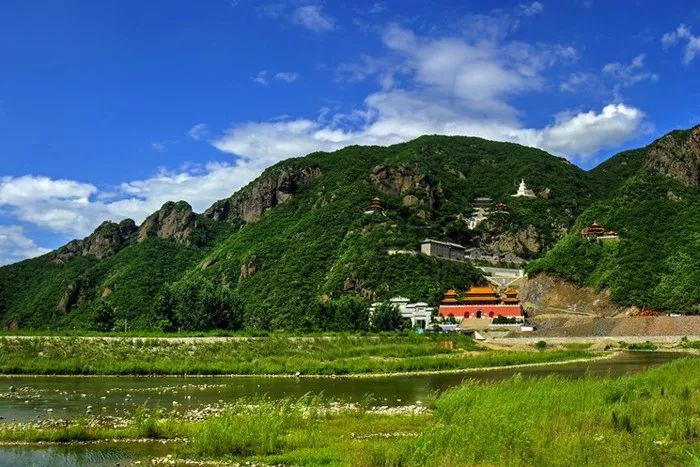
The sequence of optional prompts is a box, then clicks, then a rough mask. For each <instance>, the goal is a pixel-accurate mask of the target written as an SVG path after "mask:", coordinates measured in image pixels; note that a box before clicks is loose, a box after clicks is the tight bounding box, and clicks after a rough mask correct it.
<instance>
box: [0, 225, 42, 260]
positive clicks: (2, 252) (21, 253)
mask: <svg viewBox="0 0 700 467" xmlns="http://www.w3.org/2000/svg"><path fill="white" fill-rule="evenodd" d="M48 251H49V250H48V249H46V248H41V247H40V246H38V245H37V244H36V243H34V241H33V240H32V239H30V238H28V237H27V236H26V235H25V234H24V229H22V227H21V226H19V225H0V266H2V265H5V264H10V263H14V262H16V261H21V260H23V259H27V258H32V257H34V256H39V255H43V254H44V253H48Z"/></svg>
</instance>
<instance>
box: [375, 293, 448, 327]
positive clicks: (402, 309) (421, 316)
mask: <svg viewBox="0 0 700 467" xmlns="http://www.w3.org/2000/svg"><path fill="white" fill-rule="evenodd" d="M410 302H411V300H409V299H408V298H406V297H394V298H392V299H391V300H389V303H391V304H392V305H393V306H395V307H396V308H397V309H398V310H399V313H401V317H402V318H407V319H410V320H411V327H414V328H422V329H426V328H427V327H428V326H430V324H431V323H432V321H433V312H434V311H435V308H433V307H430V306H428V304H427V303H424V302H418V303H410ZM377 306H379V302H377V303H372V306H371V307H370V309H369V312H370V315H373V314H374V310H376V309H377Z"/></svg>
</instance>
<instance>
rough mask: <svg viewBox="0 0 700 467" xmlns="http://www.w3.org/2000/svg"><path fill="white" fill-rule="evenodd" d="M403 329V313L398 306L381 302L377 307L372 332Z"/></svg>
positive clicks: (373, 317)
mask: <svg viewBox="0 0 700 467" xmlns="http://www.w3.org/2000/svg"><path fill="white" fill-rule="evenodd" d="M401 327H402V321H401V313H399V309H398V307H397V306H395V305H393V304H391V303H389V302H381V303H380V304H379V305H377V308H376V309H375V310H374V314H373V315H372V331H374V332H381V331H397V330H399V329H401Z"/></svg>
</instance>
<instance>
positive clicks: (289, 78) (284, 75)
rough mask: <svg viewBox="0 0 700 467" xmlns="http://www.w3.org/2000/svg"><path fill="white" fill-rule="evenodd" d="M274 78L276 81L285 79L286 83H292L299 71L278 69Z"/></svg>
mask: <svg viewBox="0 0 700 467" xmlns="http://www.w3.org/2000/svg"><path fill="white" fill-rule="evenodd" d="M275 79H276V80H278V81H285V82H287V83H292V82H294V81H296V80H297V79H299V73H297V72H294V71H280V72H279V73H276V74H275Z"/></svg>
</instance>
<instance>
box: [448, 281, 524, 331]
mask: <svg viewBox="0 0 700 467" xmlns="http://www.w3.org/2000/svg"><path fill="white" fill-rule="evenodd" d="M457 295H458V294H457V291H455V290H453V289H450V290H448V291H447V292H445V294H444V296H443V299H442V300H441V301H440V306H439V308H438V314H439V315H440V316H441V317H442V318H443V319H445V318H448V317H450V316H452V317H454V319H455V320H456V321H458V322H459V321H462V320H464V319H471V318H477V319H482V318H483V319H493V318H496V317H497V316H503V317H506V318H515V319H516V320H518V321H523V320H524V315H523V309H522V306H521V305H520V299H519V298H518V291H517V290H515V289H513V288H509V289H508V290H506V291H505V294H504V295H500V294H499V292H498V289H496V288H495V287H493V286H490V285H486V286H472V287H471V288H470V289H469V290H467V291H466V292H464V294H463V295H462V297H461V298H458V296H457Z"/></svg>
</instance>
